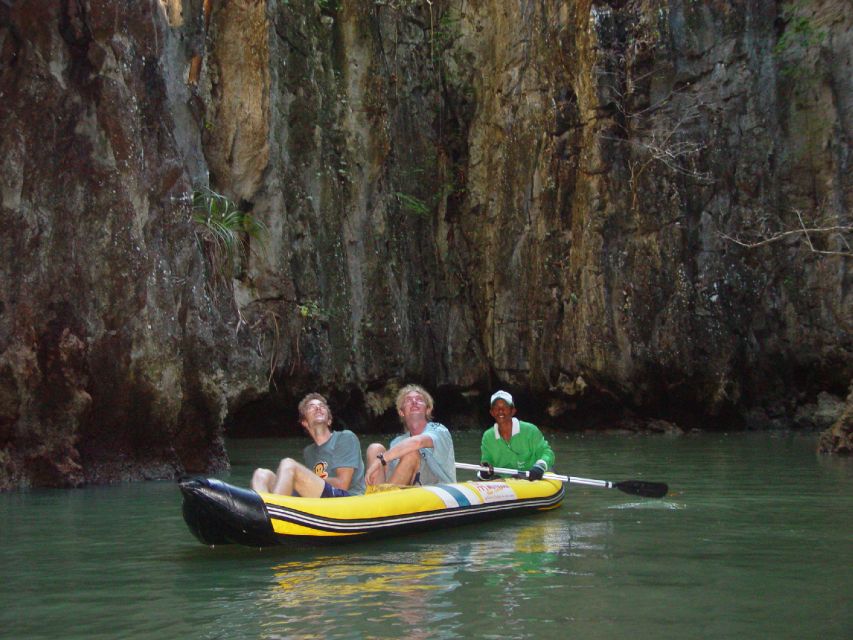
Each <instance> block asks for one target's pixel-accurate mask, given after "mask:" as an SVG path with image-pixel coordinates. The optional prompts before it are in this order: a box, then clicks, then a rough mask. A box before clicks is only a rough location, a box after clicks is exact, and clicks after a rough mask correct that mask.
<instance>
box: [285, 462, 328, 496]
mask: <svg viewBox="0 0 853 640" xmlns="http://www.w3.org/2000/svg"><path fill="white" fill-rule="evenodd" d="M325 487H326V482H325V480H323V479H322V478H321V477H320V476H318V475H316V474H315V473H314V472H313V471H311V470H310V469H308V468H307V467H305V466H303V465H301V464H299V463H298V462H296V460H294V459H293V458H285V459H284V460H282V461H281V463H280V464H279V465H278V474H276V483H275V486H274V487H273V493H277V494H279V495H282V496H291V495H293V491H294V489H295V490H296V492H297V493H298V494H299V495H300V496H302V497H303V498H319V497H320V496H321V495H323V489H324V488H325Z"/></svg>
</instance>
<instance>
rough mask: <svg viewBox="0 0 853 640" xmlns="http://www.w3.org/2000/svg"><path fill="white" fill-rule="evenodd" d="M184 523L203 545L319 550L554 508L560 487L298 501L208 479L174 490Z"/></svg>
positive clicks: (451, 488)
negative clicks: (322, 546) (180, 498)
mask: <svg viewBox="0 0 853 640" xmlns="http://www.w3.org/2000/svg"><path fill="white" fill-rule="evenodd" d="M180 488H181V492H182V493H183V496H184V502H183V514H184V520H185V521H186V523H187V526H189V529H190V531H191V532H192V533H193V534H194V535H195V537H196V538H198V539H199V540H200V541H201V542H203V543H204V544H206V545H219V544H229V543H234V544H242V545H247V546H250V547H267V546H272V545H279V544H285V545H288V544H289V545H296V546H298V545H304V544H309V545H320V544H324V543H326V544H328V543H339V542H344V541H354V540H365V539H370V538H378V537H383V536H388V535H396V534H403V533H410V532H414V531H429V530H436V529H444V528H446V527H450V526H455V525H461V524H468V523H474V522H482V521H484V520H490V519H492V518H497V517H502V516H509V515H515V514H524V513H535V512H539V511H547V510H549V509H555V508H556V507H559V506H560V503H561V501H562V499H563V483H562V482H559V481H555V480H539V481H536V482H530V481H528V480H516V479H507V480H500V481H490V482H459V483H454V484H443V485H435V486H426V487H406V488H403V489H399V490H397V491H386V492H381V493H371V494H368V495H363V496H349V497H346V498H300V497H296V496H280V495H274V494H268V493H256V492H255V491H251V490H249V489H241V488H239V487H235V486H233V485H230V484H228V483H226V482H222V481H221V480H216V479H213V478H189V479H185V480H182V481H181V482H180Z"/></svg>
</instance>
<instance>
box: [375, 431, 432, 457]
mask: <svg viewBox="0 0 853 640" xmlns="http://www.w3.org/2000/svg"><path fill="white" fill-rule="evenodd" d="M432 447H433V442H432V437H430V436H428V435H427V434H425V433H422V434H421V435H419V436H411V437H409V438H406V439H405V440H403V441H402V442H400V443H399V444H395V445H394V446H393V447H391V448H390V449H388V451H386V452H385V461H386V462H391V461H392V460H396V459H397V458H402V457H403V456H404V455H406V454H407V453H411V452H412V451H417V450H418V449H432Z"/></svg>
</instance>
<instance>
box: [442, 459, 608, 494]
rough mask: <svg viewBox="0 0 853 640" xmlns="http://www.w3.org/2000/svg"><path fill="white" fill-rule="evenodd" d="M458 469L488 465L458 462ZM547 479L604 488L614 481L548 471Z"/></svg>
mask: <svg viewBox="0 0 853 640" xmlns="http://www.w3.org/2000/svg"><path fill="white" fill-rule="evenodd" d="M456 468H457V469H468V470H470V471H485V470H486V467H484V466H482V465H479V464H466V463H465V462H457V463H456ZM494 470H495V473H506V474H508V475H513V476H517V475H521V476H524V477H527V472H526V471H519V470H518V469H505V468H502V467H494ZM542 477H543V478H544V479H546V480H560V481H561V482H569V483H571V484H585V485H587V486H590V487H600V488H602V489H612V488H613V483H612V482H608V481H607V480H592V479H590V478H576V477H574V476H561V475H559V474H557V473H551V472H548V473H546V474H545V475H543V476H542Z"/></svg>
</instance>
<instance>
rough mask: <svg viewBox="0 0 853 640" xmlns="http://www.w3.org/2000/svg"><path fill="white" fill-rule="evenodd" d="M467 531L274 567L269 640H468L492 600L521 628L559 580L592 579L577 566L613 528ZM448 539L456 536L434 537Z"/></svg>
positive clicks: (549, 525) (547, 524)
mask: <svg viewBox="0 0 853 640" xmlns="http://www.w3.org/2000/svg"><path fill="white" fill-rule="evenodd" d="M466 533H467V534H468V537H466V538H464V539H463V540H461V541H448V540H444V539H440V540H435V542H431V541H427V539H426V537H425V536H418V537H417V538H415V539H414V540H413V541H411V542H409V543H407V546H410V547H411V548H410V549H409V550H404V549H400V548H399V547H400V546H401V544H400V542H399V541H395V542H393V543H391V544H392V545H393V547H397V549H396V550H393V548H392V549H391V550H381V551H378V552H373V553H370V552H368V553H365V552H362V551H359V552H357V553H355V554H354V555H352V556H347V555H342V550H340V549H338V550H336V551H334V552H328V553H327V552H324V553H320V554H317V555H315V556H313V557H312V558H310V559H309V560H289V561H286V562H282V563H279V564H276V565H275V566H274V567H273V568H272V569H273V580H272V581H271V586H270V589H269V590H268V591H267V592H266V593H265V594H264V595H263V597H262V599H261V602H260V607H261V609H263V611H264V617H265V623H264V624H263V628H264V629H265V631H266V633H267V634H268V635H265V637H283V636H284V635H287V633H288V632H291V633H292V631H293V625H297V624H298V625H299V627H300V634H305V633H307V634H308V635H309V636H310V635H312V634H314V633H316V634H318V635H324V636H325V637H329V635H330V634H332V635H334V634H338V635H341V634H342V635H343V636H347V635H350V636H352V635H357V636H371V635H378V636H388V635H392V634H393V635H404V636H405V637H411V638H427V637H451V636H455V635H464V634H468V633H470V632H472V631H474V632H475V630H476V629H477V625H478V623H479V622H480V621H477V620H472V619H470V617H469V616H466V614H465V612H466V611H471V610H478V609H481V608H482V603H483V602H484V601H492V600H497V601H503V602H504V606H502V607H501V609H500V612H501V618H502V620H503V622H502V624H505V625H507V627H508V628H512V627H513V626H514V625H523V624H524V623H525V621H526V620H529V613H530V612H529V611H526V612H524V614H522V612H521V610H520V609H519V607H520V606H522V605H521V603H523V602H524V601H526V600H528V599H530V598H531V597H534V596H541V595H542V593H543V591H545V590H547V589H548V588H550V587H551V586H553V584H554V582H555V578H556V579H557V580H559V581H562V580H565V578H560V577H559V576H572V575H577V576H586V575H589V571H588V570H586V569H585V568H583V567H581V566H573V562H572V558H580V557H583V556H584V555H585V554H587V553H589V552H591V551H592V552H599V551H600V549H601V547H602V544H603V543H602V540H603V539H606V537H607V536H609V535H610V533H611V525H610V523H608V522H598V523H589V522H587V523H582V524H571V523H569V522H568V521H566V520H565V519H564V518H559V517H543V516H534V518H532V520H531V521H530V522H524V523H515V522H511V523H506V522H504V523H492V524H490V527H489V528H488V529H481V528H473V527H472V528H466V529H465V530H457V531H456V532H454V533H453V535H455V536H456V537H457V538H458V537H459V536H460V535H462V534H466ZM442 535H450V534H440V533H437V534H435V535H434V536H430V539H433V538H435V537H441V536H442ZM404 544H406V543H404ZM522 608H523V607H522ZM365 612H370V613H369V614H367V615H365ZM525 616H527V617H525ZM546 617H547V616H546ZM490 624H492V623H490ZM342 625H343V626H342ZM517 631H518V630H517Z"/></svg>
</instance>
